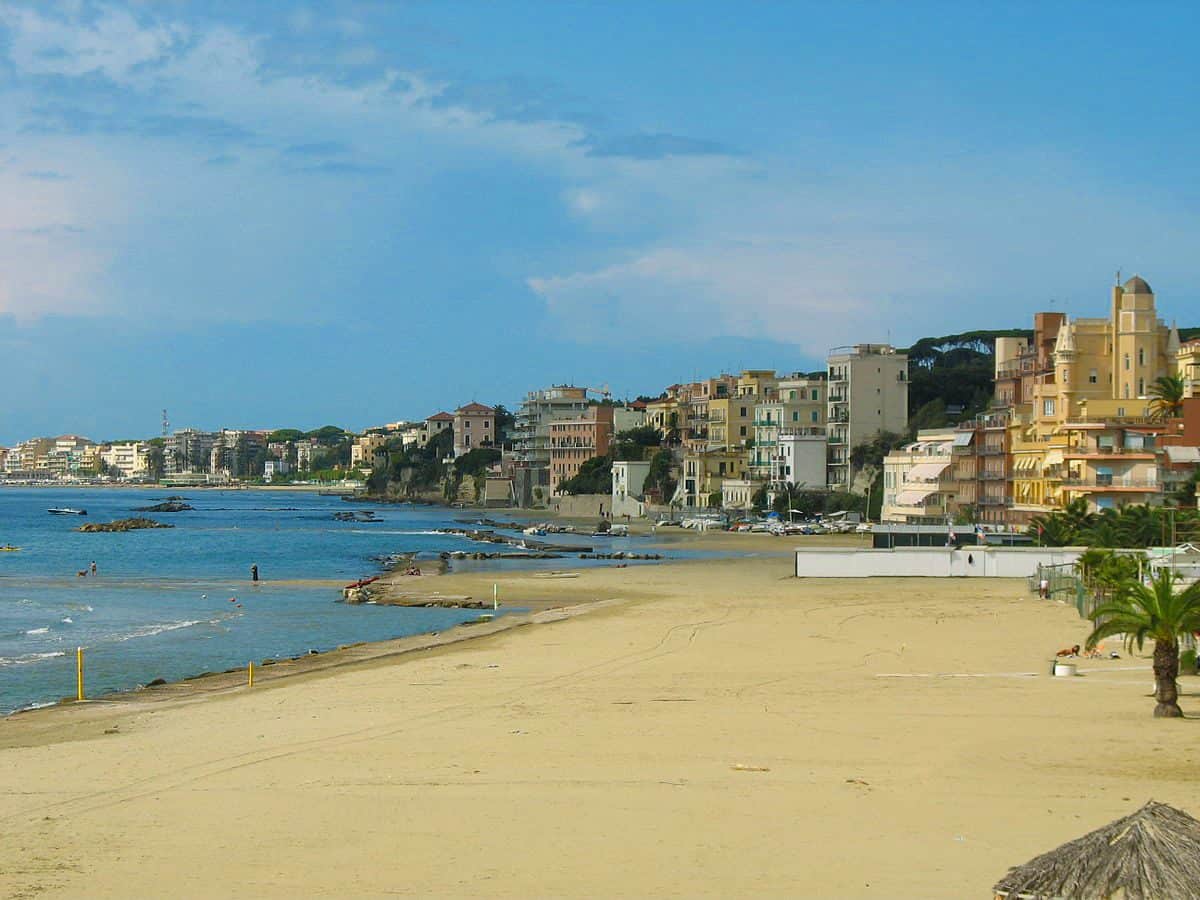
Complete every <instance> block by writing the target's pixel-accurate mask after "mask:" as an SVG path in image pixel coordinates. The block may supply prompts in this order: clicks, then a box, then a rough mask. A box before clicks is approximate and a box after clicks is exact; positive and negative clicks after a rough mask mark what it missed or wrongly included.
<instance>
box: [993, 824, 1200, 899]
mask: <svg viewBox="0 0 1200 900" xmlns="http://www.w3.org/2000/svg"><path fill="white" fill-rule="evenodd" d="M992 890H993V891H995V894H996V897H997V898H1001V897H1003V898H1008V900H1116V898H1122V900H1159V898H1164V897H1169V898H1172V900H1180V898H1200V822H1198V821H1196V820H1195V819H1193V818H1192V817H1191V816H1189V815H1188V814H1187V813H1185V812H1181V811H1180V810H1178V809H1175V808H1174V807H1173V806H1167V804H1165V803H1155V802H1154V801H1153V800H1151V801H1150V802H1149V803H1147V804H1146V805H1145V806H1143V807H1142V808H1141V809H1139V810H1138V811H1137V812H1135V813H1133V814H1132V815H1128V816H1125V817H1124V818H1123V819H1117V820H1116V821H1115V822H1110V823H1109V824H1108V825H1105V826H1104V827H1103V828H1098V829H1097V830H1095V831H1093V832H1091V833H1090V834H1085V835H1084V836H1083V837H1081V838H1076V839H1075V840H1073V841H1071V842H1069V843H1066V844H1063V845H1062V846H1061V847H1059V848H1058V849H1056V850H1051V851H1050V852H1049V853H1043V854H1042V855H1041V856H1039V857H1037V858H1035V859H1032V860H1030V861H1029V862H1027V863H1025V865H1023V866H1016V867H1014V868H1012V869H1009V870H1008V874H1007V875H1005V876H1004V877H1003V878H1001V879H1000V880H999V881H998V882H996V886H995V887H994V888H992Z"/></svg>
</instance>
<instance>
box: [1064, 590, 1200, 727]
mask: <svg viewBox="0 0 1200 900" xmlns="http://www.w3.org/2000/svg"><path fill="white" fill-rule="evenodd" d="M1175 580H1176V576H1175V573H1174V572H1173V571H1172V570H1170V569H1163V570H1162V571H1160V572H1159V573H1158V575H1156V576H1155V577H1154V579H1153V580H1152V581H1151V582H1150V584H1149V585H1145V584H1142V583H1141V582H1140V581H1137V580H1136V579H1130V580H1127V581H1125V582H1124V584H1122V585H1121V586H1120V587H1119V588H1118V590H1117V592H1116V595H1115V596H1114V597H1113V599H1112V600H1110V601H1109V602H1107V603H1104V604H1102V605H1101V606H1099V607H1097V609H1096V611H1095V612H1093V613H1092V614H1091V617H1090V618H1091V620H1092V621H1093V622H1094V623H1095V627H1094V628H1093V630H1092V633H1091V634H1090V635H1088V639H1087V647H1088V649H1089V650H1091V649H1094V648H1095V646H1096V645H1097V644H1098V643H1100V641H1102V640H1104V639H1105V638H1106V637H1111V636H1113V635H1115V634H1123V635H1124V636H1125V647H1126V650H1127V651H1129V652H1132V651H1133V648H1134V647H1137V649H1138V650H1139V651H1140V650H1141V649H1142V644H1143V643H1144V642H1145V640H1146V638H1153V639H1154V683H1155V690H1154V697H1155V699H1156V700H1157V705H1156V706H1155V707H1154V715H1155V717H1156V718H1160V717H1166V718H1174V717H1177V716H1182V715H1183V710H1181V709H1180V708H1179V702H1178V700H1179V686H1178V685H1177V684H1176V683H1175V680H1176V679H1177V678H1178V677H1179V636H1180V635H1181V634H1188V633H1190V632H1194V631H1200V582H1196V583H1195V584H1191V585H1188V586H1187V587H1186V588H1183V589H1182V590H1176V589H1175Z"/></svg>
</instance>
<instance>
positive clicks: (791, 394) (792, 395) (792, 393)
mask: <svg viewBox="0 0 1200 900" xmlns="http://www.w3.org/2000/svg"><path fill="white" fill-rule="evenodd" d="M788 399H789V400H795V399H796V392H795V391H788Z"/></svg>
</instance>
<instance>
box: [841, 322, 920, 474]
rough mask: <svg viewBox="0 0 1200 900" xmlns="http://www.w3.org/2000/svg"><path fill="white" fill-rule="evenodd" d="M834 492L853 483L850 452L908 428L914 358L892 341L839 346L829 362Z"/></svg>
mask: <svg viewBox="0 0 1200 900" xmlns="http://www.w3.org/2000/svg"><path fill="white" fill-rule="evenodd" d="M827 376H828V385H829V389H828V394H827V412H826V420H827V426H826V427H827V430H828V435H829V464H828V471H827V483H828V486H829V488H830V490H838V491H848V490H851V488H852V487H853V475H854V473H853V472H852V466H851V463H850V451H851V450H852V449H853V448H854V447H856V446H857V445H858V444H861V443H863V442H864V441H868V440H870V439H871V438H873V437H874V436H876V435H877V434H879V433H880V432H884V431H887V432H895V433H903V432H904V431H905V430H906V429H907V428H908V357H907V356H906V355H905V354H903V353H900V352H898V351H897V350H896V348H895V347H892V346H891V345H890V344H855V345H854V346H849V347H836V348H834V349H833V350H831V351H830V353H829V357H828V360H827Z"/></svg>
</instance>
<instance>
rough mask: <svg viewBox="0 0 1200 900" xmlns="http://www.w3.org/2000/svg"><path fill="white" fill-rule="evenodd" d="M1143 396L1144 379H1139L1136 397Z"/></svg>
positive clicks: (1144, 392) (1144, 389)
mask: <svg viewBox="0 0 1200 900" xmlns="http://www.w3.org/2000/svg"><path fill="white" fill-rule="evenodd" d="M1145 394H1146V379H1145V378H1139V379H1138V396H1139V397H1142V396H1145Z"/></svg>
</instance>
